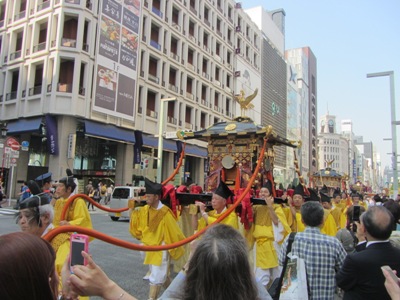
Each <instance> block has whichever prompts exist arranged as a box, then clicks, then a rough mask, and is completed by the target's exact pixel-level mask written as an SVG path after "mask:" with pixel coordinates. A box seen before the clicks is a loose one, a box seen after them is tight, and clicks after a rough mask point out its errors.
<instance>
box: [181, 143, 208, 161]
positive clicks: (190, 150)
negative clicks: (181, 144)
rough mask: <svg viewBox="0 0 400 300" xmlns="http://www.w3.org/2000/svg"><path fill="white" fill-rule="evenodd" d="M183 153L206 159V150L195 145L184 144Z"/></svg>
mask: <svg viewBox="0 0 400 300" xmlns="http://www.w3.org/2000/svg"><path fill="white" fill-rule="evenodd" d="M185 153H186V154H187V155H191V156H199V157H203V158H205V157H207V149H206V148H202V147H199V146H196V145H189V144H186V147H185Z"/></svg>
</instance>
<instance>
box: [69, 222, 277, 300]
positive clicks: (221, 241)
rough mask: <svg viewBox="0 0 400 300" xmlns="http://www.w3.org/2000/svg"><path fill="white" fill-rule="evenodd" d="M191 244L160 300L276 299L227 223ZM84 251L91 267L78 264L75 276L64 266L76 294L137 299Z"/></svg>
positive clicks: (217, 225) (217, 226)
mask: <svg viewBox="0 0 400 300" xmlns="http://www.w3.org/2000/svg"><path fill="white" fill-rule="evenodd" d="M196 244H197V245H196ZM191 246H192V253H191V256H190V258H189V261H188V263H186V265H185V267H184V270H183V271H181V272H179V274H178V275H177V276H176V277H175V279H174V280H173V281H172V283H171V285H170V286H169V287H168V289H167V290H166V291H165V292H164V294H163V295H162V296H161V298H159V299H179V300H180V299H190V300H203V299H204V300H209V299H213V300H224V299H230V300H255V299H257V300H268V299H272V298H271V296H270V295H269V294H268V292H267V291H266V289H265V288H264V287H263V285H262V284H261V283H256V280H255V279H254V275H253V272H252V271H251V268H250V263H249V260H248V256H247V255H248V251H247V245H246V242H245V240H244V238H243V236H242V235H241V234H240V233H239V232H238V231H237V230H236V229H234V228H232V227H231V226H228V225H224V224H215V225H212V226H211V227H210V228H209V229H207V231H206V232H205V233H204V235H203V236H202V238H201V239H200V240H196V241H194V242H192V245H191ZM82 254H83V256H84V257H85V258H86V259H87V261H88V265H87V266H74V267H73V272H74V274H73V275H70V274H69V268H68V267H67V265H66V264H65V265H64V268H63V278H64V279H66V282H65V283H64V285H68V286H69V288H70V289H71V291H72V295H76V294H78V295H87V296H100V297H102V298H103V299H121V300H122V299H123V300H134V299H136V298H135V297H133V296H131V295H129V294H128V293H127V292H126V291H124V290H123V289H122V288H121V287H119V286H118V285H117V284H116V283H115V282H113V281H112V280H111V279H109V278H108V277H107V275H106V274H105V273H104V272H103V271H102V270H101V268H99V266H97V265H96V264H95V262H94V261H93V259H92V258H91V257H90V256H89V255H88V254H87V253H86V252H84V251H82ZM192 254H193V255H192Z"/></svg>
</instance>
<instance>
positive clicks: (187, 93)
mask: <svg viewBox="0 0 400 300" xmlns="http://www.w3.org/2000/svg"><path fill="white" fill-rule="evenodd" d="M186 98H188V99H190V100H194V96H193V94H191V93H189V92H186Z"/></svg>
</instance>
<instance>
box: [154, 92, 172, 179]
mask: <svg viewBox="0 0 400 300" xmlns="http://www.w3.org/2000/svg"><path fill="white" fill-rule="evenodd" d="M175 100H176V97H169V98H161V99H160V115H159V120H158V151H157V182H158V183H161V182H162V180H161V177H162V154H163V133H164V125H165V124H164V119H165V118H164V114H165V112H164V110H165V102H168V101H175Z"/></svg>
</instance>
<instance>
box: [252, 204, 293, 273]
mask: <svg viewBox="0 0 400 300" xmlns="http://www.w3.org/2000/svg"><path fill="white" fill-rule="evenodd" d="M273 207H274V211H275V214H276V216H277V217H278V220H279V223H280V225H281V226H274V225H273V222H272V219H271V215H270V212H269V208H268V206H266V205H254V206H253V211H254V223H253V225H252V227H251V229H250V230H249V231H247V232H246V239H247V241H248V243H249V246H250V248H252V247H253V245H254V243H256V257H255V262H256V267H258V268H261V269H271V268H275V267H277V266H278V265H279V263H278V253H276V250H275V247H274V242H277V243H279V244H280V243H282V242H283V240H284V238H285V236H287V235H288V234H289V233H290V232H291V229H290V226H289V224H288V223H287V220H286V217H285V213H284V212H283V210H282V208H281V206H280V205H279V204H274V206H273ZM278 228H281V229H282V231H280V232H278V234H277V236H275V233H274V232H277V231H278ZM277 238H278V239H279V240H277Z"/></svg>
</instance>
